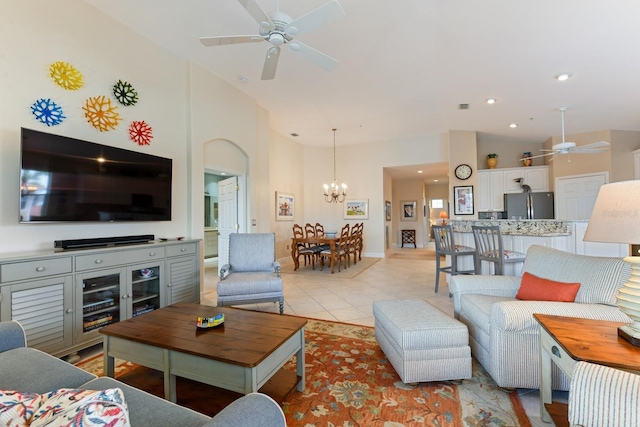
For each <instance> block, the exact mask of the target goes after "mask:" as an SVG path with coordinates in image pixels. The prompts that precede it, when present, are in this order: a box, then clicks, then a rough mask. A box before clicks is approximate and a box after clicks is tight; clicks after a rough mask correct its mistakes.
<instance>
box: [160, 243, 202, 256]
mask: <svg viewBox="0 0 640 427" xmlns="http://www.w3.org/2000/svg"><path fill="white" fill-rule="evenodd" d="M196 245H197V243H183V244H180V245H171V246H167V256H179V255H190V254H195V253H196V251H197V246H196Z"/></svg>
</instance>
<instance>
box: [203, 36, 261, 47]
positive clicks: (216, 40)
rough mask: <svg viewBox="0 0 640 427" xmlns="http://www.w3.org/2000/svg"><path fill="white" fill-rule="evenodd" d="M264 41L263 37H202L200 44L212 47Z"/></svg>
mask: <svg viewBox="0 0 640 427" xmlns="http://www.w3.org/2000/svg"><path fill="white" fill-rule="evenodd" d="M261 41H264V37H262V36H220V37H200V43H202V44H203V45H205V46H207V47H210V46H222V45H225V44H239V43H256V42H261Z"/></svg>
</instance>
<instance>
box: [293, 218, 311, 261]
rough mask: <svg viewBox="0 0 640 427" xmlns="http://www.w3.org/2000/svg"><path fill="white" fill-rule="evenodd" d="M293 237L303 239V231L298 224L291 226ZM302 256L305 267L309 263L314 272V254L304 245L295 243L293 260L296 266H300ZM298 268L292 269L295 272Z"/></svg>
mask: <svg viewBox="0 0 640 427" xmlns="http://www.w3.org/2000/svg"><path fill="white" fill-rule="evenodd" d="M293 237H294V238H295V239H303V238H304V229H303V228H302V226H301V225H299V224H293ZM301 256H304V265H307V262H309V263H311V267H312V268H313V269H314V270H315V269H316V268H315V252H314V251H313V250H312V249H311V248H309V246H308V245H307V244H306V243H296V247H295V258H296V264H297V265H300V257H301ZM297 269H298V268H297V267H296V268H294V270H297Z"/></svg>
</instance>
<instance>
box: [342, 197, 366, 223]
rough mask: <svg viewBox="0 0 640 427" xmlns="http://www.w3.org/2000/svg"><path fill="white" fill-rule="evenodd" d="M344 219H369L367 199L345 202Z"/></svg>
mask: <svg viewBox="0 0 640 427" xmlns="http://www.w3.org/2000/svg"><path fill="white" fill-rule="evenodd" d="M344 219H369V199H357V200H355V199H354V200H345V201H344Z"/></svg>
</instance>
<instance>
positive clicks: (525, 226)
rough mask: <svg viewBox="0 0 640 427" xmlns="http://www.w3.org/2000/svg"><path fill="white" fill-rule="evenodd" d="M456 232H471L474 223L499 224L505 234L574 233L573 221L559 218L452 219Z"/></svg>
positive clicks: (560, 234) (451, 222) (544, 234)
mask: <svg viewBox="0 0 640 427" xmlns="http://www.w3.org/2000/svg"><path fill="white" fill-rule="evenodd" d="M450 224H451V226H452V228H453V231H454V232H457V233H471V226H472V225H479V226H489V225H498V226H500V231H501V232H502V234H503V235H512V236H537V237H555V236H570V235H571V234H572V225H571V221H566V220H559V219H521V220H514V219H477V220H466V221H465V220H451V221H450Z"/></svg>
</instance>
